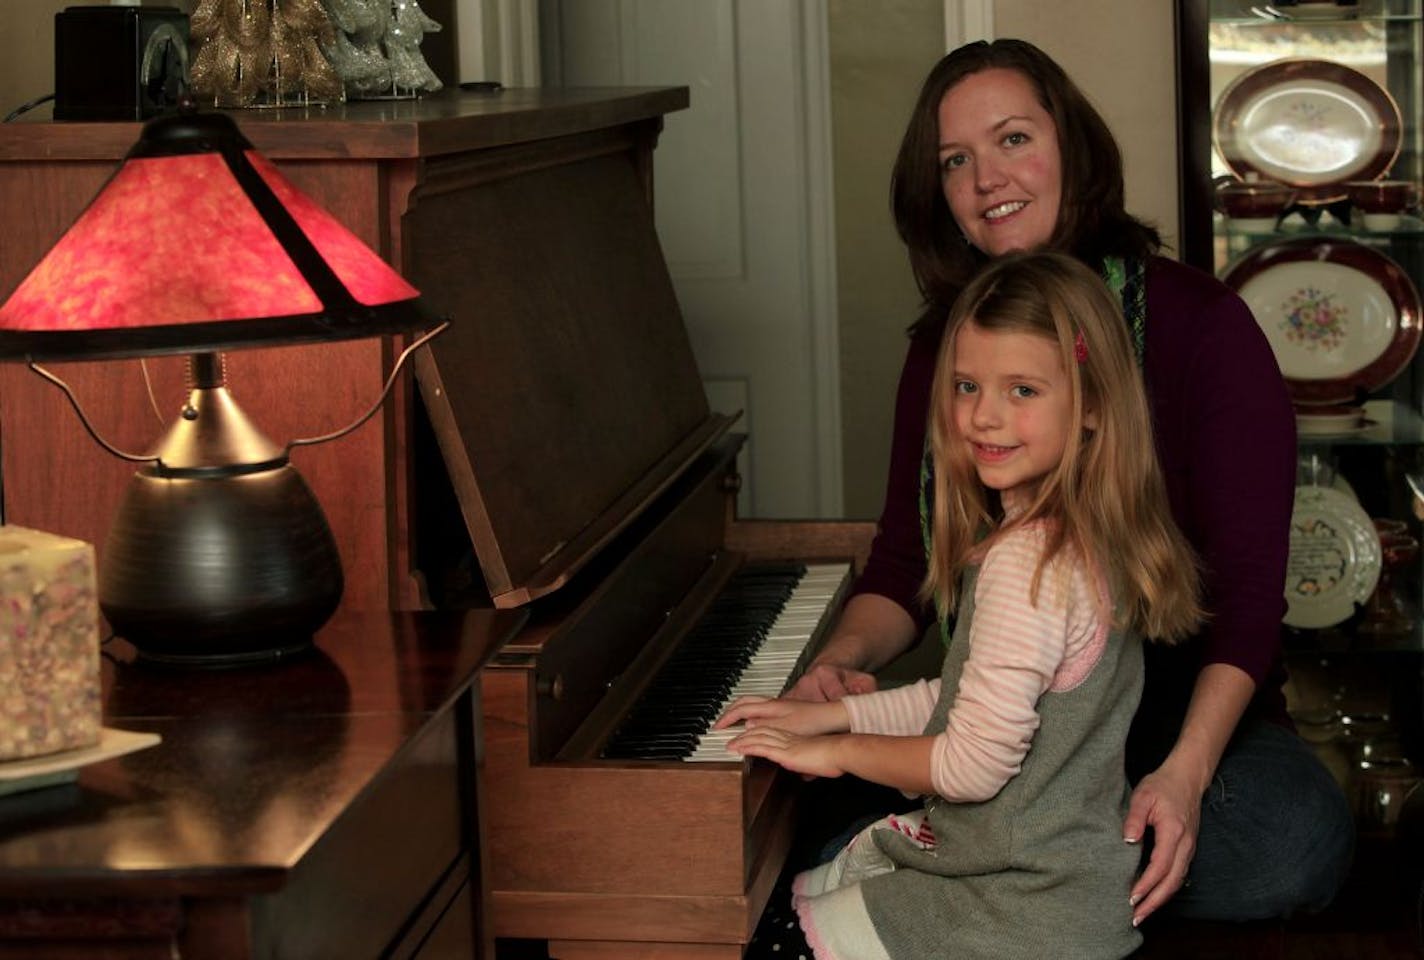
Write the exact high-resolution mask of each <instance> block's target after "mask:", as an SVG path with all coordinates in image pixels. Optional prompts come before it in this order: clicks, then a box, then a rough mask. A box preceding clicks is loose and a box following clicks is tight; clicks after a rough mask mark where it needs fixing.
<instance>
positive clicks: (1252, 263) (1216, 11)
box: [1176, 0, 1424, 779]
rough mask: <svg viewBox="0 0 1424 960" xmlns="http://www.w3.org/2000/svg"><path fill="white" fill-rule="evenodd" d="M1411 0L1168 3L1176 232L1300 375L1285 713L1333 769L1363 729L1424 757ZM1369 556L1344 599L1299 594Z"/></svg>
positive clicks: (1418, 159)
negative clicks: (1288, 710) (1315, 599)
mask: <svg viewBox="0 0 1424 960" xmlns="http://www.w3.org/2000/svg"><path fill="white" fill-rule="evenodd" d="M1421 8H1424V0H1332V2H1310V0H1306V2H1299V0H1274V2H1260V0H1177V7H1176V11H1177V36H1178V97H1179V103H1178V121H1179V130H1178V133H1179V141H1180V146H1181V151H1182V165H1181V178H1182V179H1181V208H1180V224H1181V234H1180V238H1179V243H1178V245H1177V253H1178V255H1179V256H1180V257H1181V258H1182V259H1183V260H1185V261H1186V262H1188V263H1191V264H1192V265H1194V266H1197V267H1199V268H1201V269H1204V270H1207V271H1210V272H1211V273H1213V274H1215V275H1216V276H1218V277H1220V278H1221V279H1222V280H1223V281H1224V282H1226V283H1227V284H1228V286H1231V287H1232V288H1233V289H1235V290H1236V291H1237V292H1238V293H1240V294H1241V296H1242V298H1243V299H1244V300H1246V302H1247V305H1248V306H1249V307H1250V308H1251V310H1252V313H1253V315H1254V316H1255V317H1256V321H1257V323H1258V324H1260V325H1261V327H1262V329H1263V330H1264V331H1265V333H1266V336H1267V339H1268V340H1269V341H1270V342H1271V346H1272V349H1273V350H1274V351H1275V353H1276V357H1277V360H1278V361H1279V362H1280V365H1281V368H1282V373H1283V374H1284V375H1285V377H1286V380H1287V385H1288V387H1289V388H1290V389H1291V395H1292V401H1293V402H1294V403H1295V405H1296V414H1297V418H1296V423H1297V434H1298V440H1299V457H1300V459H1299V469H1298V472H1297V483H1298V487H1297V495H1296V515H1295V520H1294V522H1293V525H1292V534H1291V536H1292V541H1291V568H1292V569H1291V578H1292V579H1291V581H1290V582H1288V583H1287V585H1286V595H1287V600H1288V603H1290V606H1291V609H1292V614H1288V616H1287V621H1286V626H1287V628H1288V637H1287V651H1288V654H1289V655H1290V656H1291V671H1292V676H1293V678H1294V679H1293V683H1294V697H1295V699H1294V701H1293V703H1292V712H1293V714H1294V715H1295V716H1296V720H1297V725H1298V727H1299V728H1300V729H1301V731H1302V733H1304V734H1307V735H1308V736H1309V738H1310V739H1313V740H1316V741H1317V742H1318V743H1320V744H1322V749H1324V750H1326V751H1327V752H1330V751H1333V755H1334V756H1336V757H1337V758H1338V760H1339V763H1340V766H1339V769H1338V770H1337V773H1338V774H1339V775H1340V776H1341V777H1342V779H1345V778H1347V777H1353V776H1355V775H1356V774H1358V771H1357V770H1355V769H1354V768H1355V766H1357V765H1358V762H1359V760H1360V756H1359V755H1358V754H1359V752H1360V749H1361V748H1362V745H1363V744H1364V743H1366V742H1374V743H1378V744H1391V746H1388V747H1382V749H1389V750H1392V751H1394V752H1401V751H1402V752H1403V753H1404V754H1407V755H1408V759H1409V760H1410V761H1411V762H1413V763H1414V764H1415V765H1417V766H1419V767H1424V729H1421V728H1424V723H1421V720H1424V714H1421V707H1420V700H1421V680H1420V669H1421V658H1420V656H1419V654H1420V652H1421V651H1424V570H1422V569H1421V562H1420V546H1419V541H1420V540H1421V539H1424V419H1421V417H1420V410H1421V409H1424V349H1420V339H1421V324H1424V316H1421V314H1424V307H1421V299H1420V290H1421V289H1424V218H1421V210H1420V198H1419V193H1420V189H1421V182H1424V73H1422V72H1421V61H1424V32H1421V25H1422V24H1424V15H1422V14H1424V9H1421ZM1331 538H1334V539H1331ZM1312 563H1314V564H1317V565H1318V566H1319V578H1318V579H1317V580H1316V581H1314V582H1313V583H1312V582H1311V580H1310V579H1309V577H1307V576H1305V575H1304V574H1303V573H1302V571H1303V570H1305V571H1312V570H1313V569H1314V568H1312V567H1311V566H1310V564H1312ZM1361 571H1363V572H1364V574H1365V576H1362V578H1361V579H1360V581H1359V584H1358V589H1357V591H1356V592H1355V593H1354V594H1353V595H1352V596H1349V597H1348V598H1347V599H1346V600H1345V602H1344V603H1343V605H1340V604H1335V605H1331V604H1329V603H1322V604H1315V605H1312V604H1311V603H1307V602H1300V603H1297V602H1294V601H1293V597H1292V590H1293V589H1294V588H1295V587H1299V589H1300V594H1301V595H1302V596H1303V595H1304V594H1305V592H1306V591H1307V590H1308V589H1316V588H1318V589H1321V590H1324V591H1329V590H1331V589H1335V588H1336V587H1337V586H1338V580H1332V579H1331V578H1347V577H1351V576H1356V575H1358V574H1360V573H1361ZM1297 581H1299V582H1297ZM1292 615H1294V617H1295V619H1294V620H1292ZM1400 743H1402V746H1400Z"/></svg>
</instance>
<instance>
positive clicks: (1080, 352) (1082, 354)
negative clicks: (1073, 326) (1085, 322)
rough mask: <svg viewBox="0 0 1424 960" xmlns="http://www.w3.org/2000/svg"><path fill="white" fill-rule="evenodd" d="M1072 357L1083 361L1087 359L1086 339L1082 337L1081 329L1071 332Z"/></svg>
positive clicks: (1080, 361)
mask: <svg viewBox="0 0 1424 960" xmlns="http://www.w3.org/2000/svg"><path fill="white" fill-rule="evenodd" d="M1073 359H1075V360H1077V361H1078V362H1079V363H1083V362H1084V361H1086V360H1087V359H1088V341H1086V340H1084V339H1083V331H1082V330H1076V331H1074V333H1073Z"/></svg>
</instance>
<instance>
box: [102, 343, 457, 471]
mask: <svg viewBox="0 0 1424 960" xmlns="http://www.w3.org/2000/svg"><path fill="white" fill-rule="evenodd" d="M449 326H450V321H449V320H446V321H443V322H442V323H441V324H440V325H439V326H438V327H435V328H434V329H433V330H430V331H429V332H428V333H425V334H424V335H422V336H421V337H420V338H419V339H418V340H416V341H415V342H413V343H412V344H411V345H410V346H408V347H406V348H405V349H404V350H402V351H401V354H400V356H399V357H397V358H396V363H395V366H394V367H392V368H391V372H390V375H389V376H387V377H386V383H385V386H383V387H382V388H381V395H380V396H379V397H377V398H376V402H375V403H373V404H371V409H369V410H367V411H366V412H365V413H363V414H361V416H359V417H357V418H356V419H355V420H354V421H352V422H351V423H350V424H348V425H347V426H344V427H342V428H341V429H340V430H336V431H334V432H332V433H324V434H322V435H321V436H319V437H302V438H299V439H297V440H292V441H289V442H288V443H287V452H288V453H290V452H291V450H292V448H293V447H310V446H314V445H316V444H318V443H326V442H327V441H328V440H338V439H340V438H341V437H344V436H346V435H347V434H348V433H350V432H351V431H353V430H355V429H356V428H357V427H359V426H361V424H363V423H365V422H366V421H367V420H369V419H371V418H372V417H373V416H375V414H376V411H377V410H379V409H381V406H382V405H383V404H384V403H385V402H386V397H387V396H388V395H389V394H390V392H391V387H392V386H394V385H395V382H396V376H397V375H398V374H399V373H400V372H401V368H402V367H404V366H405V362H406V360H408V359H409V358H410V355H411V354H412V353H414V352H415V351H416V350H419V349H420V348H421V347H423V346H425V345H426V344H427V343H429V342H430V341H431V340H434V339H435V338H436V337H438V336H439V335H440V334H442V333H444V332H445V330H446V328H448V327H449ZM90 432H92V431H90ZM101 442H102V441H101Z"/></svg>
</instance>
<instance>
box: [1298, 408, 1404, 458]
mask: <svg viewBox="0 0 1424 960" xmlns="http://www.w3.org/2000/svg"><path fill="white" fill-rule="evenodd" d="M1365 421H1366V423H1367V424H1368V423H1371V422H1372V423H1373V426H1366V427H1363V428H1361V429H1359V430H1357V431H1354V432H1351V433H1347V434H1335V433H1322V434H1303V433H1298V434H1297V435H1296V446H1298V447H1301V448H1302V449H1306V448H1309V449H1311V450H1319V449H1321V448H1322V447H1335V446H1350V447H1358V446H1409V445H1412V444H1413V445H1417V444H1424V417H1421V416H1420V414H1419V411H1417V410H1415V409H1413V408H1412V407H1410V406H1409V405H1408V404H1404V403H1400V402H1398V401H1396V400H1367V401H1365Z"/></svg>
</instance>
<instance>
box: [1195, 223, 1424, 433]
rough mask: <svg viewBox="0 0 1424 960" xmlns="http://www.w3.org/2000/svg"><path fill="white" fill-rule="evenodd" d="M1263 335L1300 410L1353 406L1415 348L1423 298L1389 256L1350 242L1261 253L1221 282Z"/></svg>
mask: <svg viewBox="0 0 1424 960" xmlns="http://www.w3.org/2000/svg"><path fill="white" fill-rule="evenodd" d="M1223 279H1224V280H1225V282H1226V285H1227V286H1229V287H1231V288H1232V289H1233V290H1235V291H1236V292H1237V293H1239V294H1240V295H1241V299H1243V300H1245V301H1246V305H1247V306H1248V307H1250V309H1251V313H1252V315H1254V316H1255V318H1256V322H1257V323H1258V324H1260V325H1261V329H1262V330H1264V331H1265V333H1266V339H1267V340H1269V341H1270V344H1271V349H1272V350H1273V351H1275V354H1276V362H1277V363H1279V364H1280V367H1281V373H1282V375H1284V376H1285V379H1286V385H1287V387H1288V388H1289V389H1290V394H1291V399H1292V400H1293V401H1294V402H1295V403H1297V404H1299V405H1311V404H1350V403H1356V402H1358V400H1359V398H1360V397H1361V396H1363V395H1366V394H1370V393H1373V392H1374V391H1375V390H1378V389H1379V388H1380V387H1382V386H1384V385H1385V384H1387V383H1389V382H1390V381H1391V380H1393V379H1394V378H1395V377H1397V376H1399V374H1400V372H1401V371H1403V370H1404V368H1405V367H1407V366H1408V365H1409V362H1410V361H1411V360H1413V359H1414V353H1415V351H1416V350H1418V349H1419V337H1420V300H1419V291H1418V289H1416V288H1415V286H1414V284H1413V282H1412V281H1410V279H1409V276H1408V275H1407V274H1406V273H1405V272H1404V270H1403V269H1401V268H1400V266H1399V264H1397V263H1395V262H1394V261H1393V260H1391V259H1390V258H1389V257H1387V256H1385V255H1384V254H1382V253H1380V252H1379V251H1378V250H1375V249H1373V248H1372V247H1367V246H1365V245H1364V244H1361V243H1356V242H1355V241H1353V240H1349V239H1346V238H1338V237H1337V238H1330V239H1321V238H1316V237H1298V238H1296V239H1292V240H1285V241H1282V242H1280V243H1272V244H1265V245H1262V246H1259V247H1256V248H1255V249H1253V250H1252V251H1251V252H1250V253H1248V254H1247V255H1246V256H1245V257H1243V258H1242V259H1241V260H1239V261H1238V262H1237V263H1236V264H1235V265H1234V266H1233V267H1232V268H1231V269H1230V270H1229V271H1228V272H1227V274H1226V276H1225V277H1224V278H1223Z"/></svg>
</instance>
